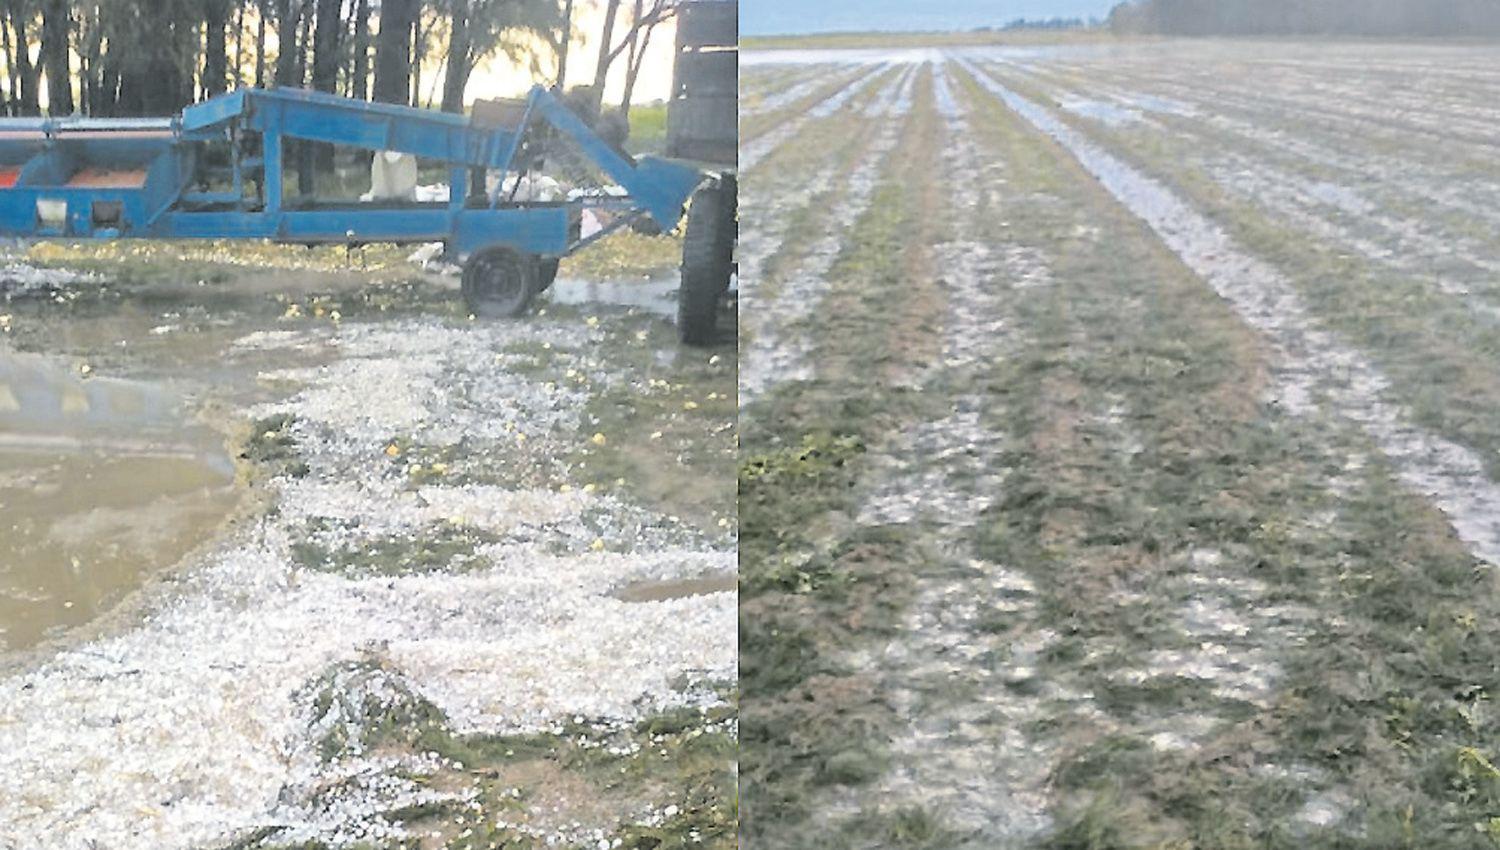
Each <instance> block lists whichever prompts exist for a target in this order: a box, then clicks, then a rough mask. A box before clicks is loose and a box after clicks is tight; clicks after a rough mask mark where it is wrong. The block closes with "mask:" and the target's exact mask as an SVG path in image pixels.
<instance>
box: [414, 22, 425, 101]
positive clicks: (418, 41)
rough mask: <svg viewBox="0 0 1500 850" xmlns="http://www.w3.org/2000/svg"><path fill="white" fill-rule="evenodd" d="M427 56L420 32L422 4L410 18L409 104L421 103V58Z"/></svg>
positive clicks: (423, 38) (423, 35) (422, 34)
mask: <svg viewBox="0 0 1500 850" xmlns="http://www.w3.org/2000/svg"><path fill="white" fill-rule="evenodd" d="M426 58H427V42H426V38H425V33H423V32H422V4H421V3H418V4H417V13H416V15H414V16H413V17H412V19H411V105H412V106H421V105H422V60H423V59H426Z"/></svg>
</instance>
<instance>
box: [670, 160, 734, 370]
mask: <svg viewBox="0 0 1500 850" xmlns="http://www.w3.org/2000/svg"><path fill="white" fill-rule="evenodd" d="M736 203H737V199H736V187H735V182H734V180H733V179H730V178H725V179H722V180H720V181H718V182H716V183H714V184H713V185H710V186H705V187H704V188H702V189H699V190H698V192H697V193H696V194H694V195H693V202H692V204H691V205H690V206H689V207H688V214H687V231H686V233H685V234H684V237H683V246H682V288H681V289H680V290H679V291H678V293H677V336H678V338H679V339H681V340H682V341H683V343H685V344H687V345H710V344H712V343H713V342H714V338H715V334H714V331H715V325H716V323H717V319H718V312H719V301H720V299H722V298H723V297H724V293H725V292H727V291H728V289H729V275H730V273H731V272H732V270H733V268H734V241H735V236H736V235H737V229H738V228H737V226H736Z"/></svg>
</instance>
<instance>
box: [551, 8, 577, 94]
mask: <svg viewBox="0 0 1500 850" xmlns="http://www.w3.org/2000/svg"><path fill="white" fill-rule="evenodd" d="M572 44H573V0H567V2H566V3H564V4H563V25H562V44H559V45H558V46H557V83H556V85H555V87H554V88H555V90H556V91H557V93H558V94H562V93H563V91H564V90H565V89H566V87H567V84H568V48H569V47H570V46H572Z"/></svg>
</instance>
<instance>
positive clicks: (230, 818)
mask: <svg viewBox="0 0 1500 850" xmlns="http://www.w3.org/2000/svg"><path fill="white" fill-rule="evenodd" d="M604 340H605V337H604V334H603V332H602V331H600V330H593V331H586V330H584V329H582V328H572V327H570V326H563V325H559V324H554V323H551V322H542V321H537V322H533V323H529V324H525V325H522V324H512V323H505V324H494V325H470V326H461V327H453V326H445V325H443V324H439V323H436V322H416V321H413V322H408V323H404V324H403V323H388V324H381V325H370V326H355V325H345V326H344V327H342V328H341V329H340V330H339V331H338V333H337V334H336V335H334V337H333V338H332V339H331V340H329V341H328V342H329V344H331V345H332V346H333V347H334V348H335V349H337V350H338V351H339V352H340V355H341V356H340V358H339V359H338V360H336V361H335V362H334V363H333V364H332V365H330V366H328V367H326V368H322V369H316V370H307V371H304V372H300V373H298V374H295V375H286V374H281V375H275V376H267V377H268V378H274V379H278V380H283V379H286V378H288V377H292V378H295V379H297V380H299V381H301V382H303V389H302V390H301V392H300V393H299V394H298V395H296V396H295V397H293V398H291V399H290V400H289V401H286V402H284V403H281V404H277V405H274V406H270V407H267V408H265V409H262V410H257V411H254V412H253V413H254V415H257V416H265V415H270V414H274V413H284V414H288V415H289V416H290V417H292V419H291V422H292V423H293V424H292V425H291V426H290V428H289V430H290V431H291V433H293V434H294V436H295V443H296V449H297V452H298V455H299V458H300V459H301V460H303V461H305V462H306V464H307V467H308V470H307V474H306V475H305V476H303V477H300V478H290V477H288V478H278V479H276V480H275V481H274V482H272V485H271V486H272V489H273V491H275V494H276V496H277V498H276V500H275V502H276V506H275V508H274V509H273V510H271V511H269V512H268V513H266V514H265V516H264V517H262V518H261V519H259V520H257V521H255V522H252V523H248V524H245V525H242V526H240V527H239V528H237V529H236V530H234V531H233V532H232V533H231V534H230V536H229V538H228V539H226V540H224V541H223V542H222V544H221V545H219V546H218V547H217V549H216V550H215V551H213V552H212V553H210V554H208V555H206V556H204V557H203V558H202V562H201V564H198V565H197V566H196V567H195V568H194V569H192V570H189V571H187V572H186V573H185V574H184V576H183V577H181V578H178V579H175V580H174V582H175V583H174V584H173V585H172V586H171V587H170V588H168V590H169V592H166V593H162V594H159V598H161V599H164V600H169V601H163V602H160V603H154V604H152V605H151V606H150V610H149V611H148V612H147V613H145V614H144V615H143V616H142V618H141V620H140V622H139V623H138V624H137V625H135V626H133V627H129V628H126V629H125V630H123V631H121V632H118V633H116V634H114V635H112V636H109V637H104V638H100V639H97V640H93V641H91V642H89V643H87V644H85V645H82V646H78V647H75V648H72V649H69V650H66V651H62V652H61V653H59V654H58V655H56V656H55V657H53V658H52V659H51V660H49V661H47V662H45V663H44V664H42V665H41V666H39V667H36V668H34V669H30V670H26V671H23V672H20V673H17V674H15V675H13V676H11V677H9V678H6V679H4V680H0V754H3V756H0V764H3V766H4V770H3V771H0V847H12V846H14V847H28V848H29V847H49V848H60V850H67V849H68V848H75V847H76V848H85V847H109V848H112V850H133V848H140V850H169V848H188V847H194V848H197V847H204V846H210V847H211V846H215V845H218V844H225V843H228V842H229V841H230V840H232V839H234V838H236V837H242V836H245V835H249V834H253V833H254V832H255V830H258V829H271V828H275V829H276V830H279V831H278V832H276V833H275V834H276V839H277V840H278V841H280V840H305V839H313V838H316V839H318V840H321V841H324V842H327V843H329V844H330V845H332V846H345V845H349V844H352V843H356V842H359V841H361V840H370V839H379V838H382V837H386V836H391V835H396V834H399V833H400V827H399V825H397V824H393V823H390V822H388V821H387V820H386V819H384V818H382V817H381V816H380V812H383V811H390V810H392V809H395V808H399V807H403V806H411V805H419V804H422V803H424V802H430V801H432V800H433V799H437V798H439V797H440V796H441V795H438V794H437V792H434V791H431V790H426V789H424V787H423V786H422V785H421V784H420V783H417V782H413V781H412V780H411V779H409V778H403V777H411V776H421V775H423V774H430V773H431V772H432V771H433V770H434V769H436V767H437V766H438V764H439V762H440V759H438V758H437V757H436V756H435V755H432V754H423V755H417V756H393V755H391V754H390V753H389V752H387V753H383V754H380V755H376V754H372V753H369V752H364V751H362V750H361V749H360V748H359V747H355V748H353V749H352V750H349V751H345V752H342V753H340V754H338V755H337V756H336V757H333V758H329V756H328V754H327V753H326V752H322V751H320V746H319V742H320V741H321V740H322V739H323V738H324V736H326V735H327V734H328V732H329V731H330V729H331V728H332V727H331V725H330V724H335V723H337V722H339V721H338V718H337V717H330V716H329V715H328V712H327V711H326V710H325V711H323V712H322V713H320V712H319V711H318V710H317V709H316V699H317V695H318V688H317V683H319V682H328V681H334V682H337V681H339V680H338V677H337V675H336V674H337V671H339V670H344V669H348V668H349V667H350V665H358V664H361V663H363V664H368V665H373V666H374V667H375V668H377V669H380V670H382V671H389V675H390V676H391V677H393V678H392V681H399V682H400V683H401V687H400V688H391V687H387V686H386V685H381V684H380V683H379V682H376V683H375V684H373V685H372V684H371V683H369V682H365V683H363V684H360V685H359V687H360V688H363V689H364V690H363V691H362V692H360V693H356V694H352V695H350V694H345V695H344V698H345V699H352V700H355V701H356V702H358V701H360V700H365V699H367V698H368V699H374V700H375V701H376V702H377V703H378V702H379V701H380V700H381V699H383V698H382V697H381V696H380V694H382V693H386V692H389V693H391V694H399V693H406V692H408V689H409V692H410V693H412V694H415V695H416V696H417V697H419V698H420V699H422V700H425V701H428V702H430V703H431V704H432V705H435V706H436V707H437V708H438V709H440V710H441V711H442V712H443V714H444V716H445V717H446V720H447V722H448V724H449V726H450V727H451V729H452V730H453V731H454V732H456V733H459V734H462V733H472V732H490V733H502V732H523V731H536V730H543V731H545V730H547V729H549V728H552V727H553V726H554V725H555V724H558V723H559V722H562V721H565V720H572V719H575V718H578V719H582V720H583V721H584V722H586V723H590V724H594V723H597V724H601V725H604V726H608V725H609V724H618V723H621V722H626V721H630V720H633V719H637V718H639V717H641V716H642V715H644V714H648V713H651V712H656V711H661V710H666V709H670V708H674V707H679V706H692V705H697V706H708V705H711V704H714V703H716V702H717V701H718V697H716V696H715V695H714V691H713V690H712V688H711V687H710V685H711V683H713V682H721V681H728V680H732V679H734V678H735V676H736V667H735V649H736V647H735V641H736V637H735V635H736V627H735V619H734V614H735V599H734V595H733V594H732V593H716V594H708V595H703V596H694V597H689V598H682V599H672V600H666V601H660V602H649V603H635V602H624V601H620V600H617V599H615V598H614V597H613V596H612V595H611V594H612V592H613V591H615V590H617V589H618V588H620V587H621V586H623V585H626V584H629V583H634V582H639V581H646V580H673V579H682V578H690V577H696V576H702V575H705V574H726V573H729V572H731V571H733V570H734V569H735V556H734V553H733V547H732V541H727V540H720V541H714V542H706V541H703V540H701V539H699V540H692V539H688V540H686V542H679V543H678V544H677V545H676V546H675V547H666V548H663V547H661V546H660V545H659V541H660V540H661V539H662V538H661V537H659V536H658V537H652V536H650V535H646V534H637V535H635V536H633V537H632V536H627V535H625V534H619V536H617V537H616V538H615V539H600V537H599V536H597V535H603V537H604V538H608V537H609V535H611V533H612V532H611V531H610V529H619V528H626V529H636V528H639V527H640V523H639V522H638V520H637V519H636V518H637V517H638V515H639V514H641V513H645V511H643V510H642V509H641V508H639V507H631V506H629V505H626V504H624V503H623V502H622V501H621V500H619V499H616V498H614V497H610V496H605V495H600V494H594V493H589V492H583V491H581V490H579V489H574V488H570V487H566V486H564V485H565V482H566V474H567V468H566V465H565V464H564V463H563V462H562V461H561V460H557V458H561V457H563V456H565V454H566V452H567V450H568V447H570V446H573V445H577V444H578V443H580V442H581V441H583V440H586V439H587V433H586V432H585V433H580V431H579V427H578V426H579V419H580V411H581V409H582V405H583V403H584V401H585V400H586V397H587V393H586V391H585V390H582V389H578V388H568V387H565V386H561V385H559V384H556V383H549V382H545V381H543V380H541V379H533V378H527V377H523V376H521V375H519V374H517V373H516V372H515V371H509V370H508V369H507V365H508V364H509V363H511V362H513V361H514V360H515V358H516V357H517V356H518V355H511V354H507V353H505V352H506V350H507V349H512V350H514V348H515V347H516V346H523V347H525V346H529V347H530V348H531V350H535V349H538V348H545V349H546V350H549V351H551V352H552V353H553V354H554V355H555V356H556V357H557V358H558V359H559V362H564V363H567V364H569V365H572V366H576V367H577V368H578V369H581V370H583V371H585V372H587V373H588V374H589V375H590V376H591V378H593V379H594V381H595V384H594V385H595V386H597V385H599V383H600V382H603V381H607V380H610V379H611V378H609V377H608V375H609V374H610V370H607V369H605V368H604V360H603V357H602V356H601V355H600V352H599V351H598V350H597V349H598V348H599V346H600V345H601V344H602V343H603V342H604ZM306 342H307V339H306V338H304V335H302V334H277V335H265V334H261V335H257V336H256V337H255V338H254V339H253V340H248V341H247V343H248V345H247V346H246V347H245V348H244V349H243V350H244V351H245V352H246V353H247V354H248V353H250V352H252V351H253V350H254V349H255V348H257V347H259V348H264V347H265V346H267V345H271V346H278V345H284V346H288V347H297V346H302V345H305V344H306ZM580 386H581V385H580ZM397 439H399V440H400V441H402V445H404V446H406V447H407V449H408V450H412V451H413V454H416V451H415V450H416V449H421V448H423V447H435V446H436V447H441V446H454V445H457V444H458V443H459V441H460V440H462V441H463V448H464V450H465V452H466V453H467V455H466V458H467V460H466V462H467V463H468V466H467V467H466V469H469V470H470V471H471V472H472V471H474V470H476V469H478V468H479V467H480V466H483V465H488V467H489V468H492V469H494V470H497V471H500V472H503V471H504V468H505V467H506V466H507V464H510V463H522V462H524V463H528V464H532V465H536V464H541V465H543V466H545V467H547V468H548V469H550V470H551V473H552V474H553V475H554V476H555V477H554V478H553V479H552V481H553V483H552V484H550V485H548V484H542V485H535V486H528V487H525V488H519V489H510V488H508V487H506V486H504V485H503V484H488V483H483V484H474V483H464V482H456V483H453V484H445V483H443V479H442V478H441V477H439V478H438V479H436V480H434V481H433V482H431V483H429V484H426V485H424V486H422V487H419V488H416V489H415V490H413V489H409V488H407V487H405V486H403V482H405V481H406V480H407V476H408V474H409V471H410V470H409V469H407V468H406V467H405V466H404V465H403V463H402V462H401V461H402V459H401V458H399V457H395V456H394V453H393V451H392V449H391V445H392V441H393V440H397ZM539 459H540V460H539ZM632 512H634V513H633V514H632ZM600 517H602V518H603V519H602V520H600ZM611 517H624V519H622V520H619V521H615V522H611V521H610V518H611ZM586 518H587V521H588V523H589V524H588V525H587V527H586V528H585V527H584V526H585V519H586ZM314 526H316V527H317V528H319V529H320V532H319V533H321V534H323V535H324V536H325V537H327V536H329V535H333V536H336V537H340V539H339V540H337V541H335V542H336V543H337V544H338V546H341V547H343V549H344V550H346V551H358V549H359V547H360V546H362V545H365V544H366V543H379V542H382V541H391V540H413V539H417V538H420V537H422V536H424V535H432V534H438V533H441V532H445V531H451V530H453V529H454V528H459V529H470V530H474V531H476V532H482V533H483V535H484V536H483V537H482V538H479V539H480V540H481V543H480V544H479V545H477V546H476V550H475V552H474V553H473V556H474V557H473V558H471V559H470V561H469V562H468V563H467V564H466V565H465V567H464V568H463V569H461V570H460V569H442V568H437V569H429V570H427V571H425V572H412V573H403V574H399V575H395V576H390V575H376V574H373V573H371V574H360V573H358V572H355V573H352V574H351V573H346V572H340V571H330V570H325V569H318V568H313V567H310V566H309V565H307V564H305V563H301V562H299V559H298V557H297V551H296V546H297V545H298V544H300V543H305V541H306V539H307V535H308V533H309V529H310V528H312V527H314ZM601 528H602V529H604V530H602V531H601V530H600V529H601ZM549 531H555V532H557V533H554V534H549V533H548V532H549ZM672 539H674V540H679V541H682V540H684V536H683V535H678V536H677V537H674V538H672ZM537 540H547V541H549V543H550V544H551V545H548V546H546V547H543V546H541V545H538V544H537V543H536V541H537ZM558 540H561V541H564V543H563V544H562V545H557V541H558ZM323 542H325V543H327V542H329V541H328V540H324V541H323ZM475 559H477V560H478V562H479V566H477V567H476V566H475V565H474V560H475ZM331 674H333V675H331ZM684 683H686V684H684ZM346 684H347V683H346ZM387 684H388V683H387ZM350 687H354V686H353V685H350ZM325 709H326V706H325ZM345 737H348V736H347V735H346V736H345Z"/></svg>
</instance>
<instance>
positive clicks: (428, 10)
mask: <svg viewBox="0 0 1500 850" xmlns="http://www.w3.org/2000/svg"><path fill="white" fill-rule="evenodd" d="M575 6H576V7H577V8H576V9H575ZM585 6H592V7H594V8H598V9H602V11H603V16H602V20H603V26H602V28H601V31H600V32H597V33H580V32H578V30H577V28H576V27H575V26H572V25H571V23H572V22H573V21H575V20H576V17H575V12H576V11H579V10H582V9H583V8H584V7H585ZM674 12H675V7H674V3H673V0H0V66H3V68H0V70H3V72H4V75H5V76H4V84H3V86H0V114H5V115H12V116H17V115H41V114H43V113H44V112H46V113H48V114H52V115H66V114H72V113H80V114H87V115H94V116H147V115H170V114H174V113H176V112H177V111H179V110H180V109H181V108H182V107H184V106H186V105H188V104H190V103H193V102H195V101H197V100H201V99H203V98H207V97H212V96H214V95H216V94H221V93H223V92H225V91H228V90H231V89H233V88H237V87H241V86H261V87H267V86H273V85H275V86H294V87H302V88H310V89H314V90H317V91H323V92H329V93H334V94H341V95H346V96H349V97H354V98H359V99H362V100H366V99H368V100H377V101H383V102H387V103H400V104H407V105H414V106H436V107H438V108H441V109H443V110H445V111H449V112H461V111H462V110H463V107H464V99H465V92H466V89H467V86H468V82H469V78H470V76H471V75H472V73H473V71H474V69H475V68H476V67H477V66H478V65H479V64H480V63H481V62H484V61H486V60H487V59H489V58H491V57H494V56H496V55H499V54H505V55H507V56H509V57H510V58H511V59H513V60H517V61H521V62H523V63H527V64H529V66H530V67H531V69H532V71H533V73H534V74H536V75H537V76H539V77H540V75H541V73H542V69H543V68H544V67H551V63H550V62H548V61H547V60H549V59H550V60H555V62H556V65H557V68H558V71H557V78H556V79H552V80H546V82H548V83H558V84H560V83H561V82H562V79H561V78H562V77H563V76H564V74H566V73H568V72H567V70H566V69H567V52H568V46H569V44H571V43H572V42H574V41H575V40H577V39H578V38H580V37H582V38H584V39H587V40H589V41H592V42H593V43H598V44H603V45H606V49H603V50H601V51H600V52H599V59H598V61H597V62H596V64H595V67H594V68H593V69H592V70H593V74H592V76H591V77H588V78H585V79H583V80H581V81H574V80H572V79H571V78H569V80H568V82H570V83H571V82H582V84H583V85H582V86H579V87H578V91H577V92H575V94H576V95H577V96H576V97H575V98H574V102H575V104H581V105H582V106H584V107H585V108H586V110H591V111H592V112H593V113H594V117H597V115H598V113H599V111H600V109H601V107H602V99H603V84H604V81H605V80H606V79H607V78H608V75H609V73H610V71H611V69H612V68H617V67H619V65H618V64H617V63H623V65H624V68H625V98H624V102H623V103H622V104H621V116H622V117H623V116H624V115H625V114H628V111H629V108H630V99H631V97H632V96H633V90H634V88H635V81H636V79H637V76H638V74H639V72H640V68H641V65H642V62H643V59H644V56H645V53H646V48H647V46H648V45H649V44H650V40H651V36H652V33H653V31H654V29H655V28H656V26H657V25H658V24H660V23H662V22H664V21H665V20H667V19H668V18H670V17H671V16H672V15H673V14H674ZM565 31H566V32H567V33H568V35H569V36H570V37H564V33H565ZM575 73H576V72H575ZM44 93H45V95H44Z"/></svg>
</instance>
